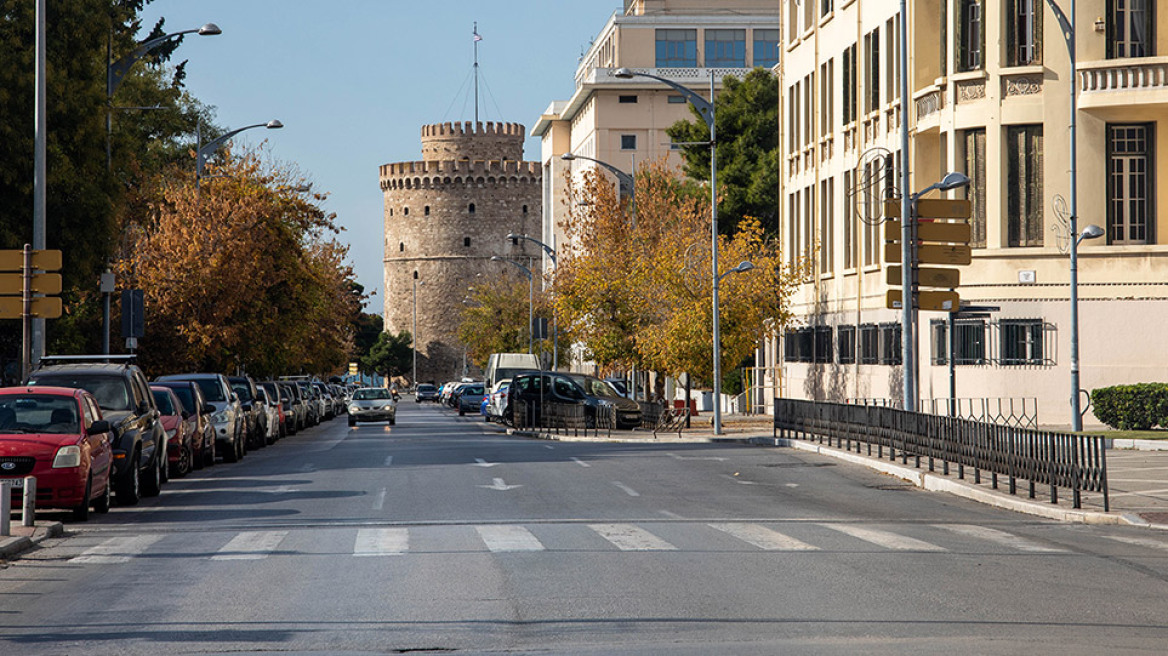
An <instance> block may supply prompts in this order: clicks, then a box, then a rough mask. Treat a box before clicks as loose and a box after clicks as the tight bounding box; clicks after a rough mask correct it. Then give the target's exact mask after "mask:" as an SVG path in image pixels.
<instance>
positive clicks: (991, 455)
mask: <svg viewBox="0 0 1168 656" xmlns="http://www.w3.org/2000/svg"><path fill="white" fill-rule="evenodd" d="M775 435H776V436H777V437H784V438H791V439H804V440H812V441H816V440H817V441H818V442H820V443H824V442H825V441H826V443H827V445H828V446H833V442H834V446H837V447H838V448H841V449H845V450H847V451H855V452H856V453H861V452H862V450H863V449H864V448H865V447H866V448H867V451H868V455H873V452H872V451H873V447H875V449H876V454H875V455H876V457H879V458H884V457H885V451H886V450H887V457H888V459H889V460H896V459H897V457H898V456H899V457H900V459H901V462H902V463H903V464H906V465H907V464H908V460H909V458H912V459H913V460H914V465H915V466H916V467H917V468H918V469H919V468H920V467H921V459H922V458H924V459H927V461H928V468H929V471H935V467H936V464H937V462H938V461H939V462H940V464H941V467H942V473H944V474H946V475H948V474H949V469H950V465H956V466H957V476H958V478H965V469H966V468H971V469H972V470H973V477H974V482H975V483H981V476H982V472H983V471H984V472H988V473H989V474H990V477H991V484H992V486H993V488H994V489H998V477H999V476H1004V477H1006V478H1007V480H1008V483H1009V490H1010V494H1017V481H1018V479H1022V480H1024V481H1027V482H1029V496H1030V498H1031V499H1033V498H1035V493H1036V486H1038V485H1043V486H1049V488H1050V502H1051V503H1058V488H1060V487H1062V488H1067V489H1069V490H1071V495H1072V500H1073V505H1074V507H1075V508H1081V507H1082V496H1081V495H1082V493H1083V492H1100V493H1102V494H1103V509H1104V510H1105V511H1109V510H1110V509H1111V506H1110V500H1109V499H1108V493H1107V458H1106V455H1105V451H1104V448H1105V442H1106V440H1105V439H1104V438H1102V437H1099V436H1085V435H1075V434H1071V433H1056V432H1049V431H1039V430H1033V429H1028V428H1017V427H1014V426H1005V425H1001V424H994V423H989V422H978V421H972V420H969V419H961V418H958V417H949V416H945V415H932V414H924V413H918V412H907V411H904V410H898V409H896V408H888V407H878V406H863V405H853V404H843V403H819V402H815V401H801V400H796V399H775Z"/></svg>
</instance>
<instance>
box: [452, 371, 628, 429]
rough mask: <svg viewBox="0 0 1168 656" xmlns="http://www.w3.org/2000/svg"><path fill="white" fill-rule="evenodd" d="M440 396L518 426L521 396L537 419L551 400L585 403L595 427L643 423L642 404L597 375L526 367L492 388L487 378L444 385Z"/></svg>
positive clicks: (460, 408)
mask: <svg viewBox="0 0 1168 656" xmlns="http://www.w3.org/2000/svg"><path fill="white" fill-rule="evenodd" d="M438 400H439V401H440V402H442V403H444V404H446V405H448V406H450V407H452V408H455V409H457V410H458V414H459V415H460V416H462V415H465V414H467V413H477V414H479V415H481V416H483V417H484V418H485V419H486V421H495V422H499V423H503V424H507V425H514V423H515V421H514V412H515V410H514V409H515V407H516V405H517V404H516V400H521V401H522V402H523V404H524V406H525V407H527V408H529V412H530V413H532V415H533V416H534V420H535V421H538V418H539V417H540V416H541V415H542V407H543V406H544V404H547V403H560V404H568V405H574V404H579V405H583V406H584V416H585V420H586V421H587V423H588V426H589V427H597V426H604V425H606V422H607V421H609V418H610V417H611V418H612V421H614V422H615V425H613V426H612V428H617V429H623V430H631V429H634V428H637V427H639V426H640V425H641V407H640V406H639V405H638V404H637V403H636V402H635V401H633V400H631V399H628V398H626V397H625V396H623V395H622V394H621V393H620V392H619V391H617V389H616V387H615V386H613V384H612V383H611V382H609V381H606V380H601V379H599V378H597V377H595V376H590V375H587V374H580V373H562V372H557V371H521V372H518V373H516V374H514V376H513V378H511V379H504V380H500V381H498V382H497V383H496V384H495V387H494V389H492V390H490V391H488V390H486V389H485V386H484V384H483V383H481V382H475V381H455V382H450V383H447V384H446V385H443V386H442V388H441V390H440V391H439V392H438Z"/></svg>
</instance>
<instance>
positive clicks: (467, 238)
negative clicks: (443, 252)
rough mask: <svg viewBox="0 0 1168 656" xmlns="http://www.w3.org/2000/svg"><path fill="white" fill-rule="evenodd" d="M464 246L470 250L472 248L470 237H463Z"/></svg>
mask: <svg viewBox="0 0 1168 656" xmlns="http://www.w3.org/2000/svg"><path fill="white" fill-rule="evenodd" d="M462 245H463V246H466V247H468V248H469V247H470V237H463V238H462Z"/></svg>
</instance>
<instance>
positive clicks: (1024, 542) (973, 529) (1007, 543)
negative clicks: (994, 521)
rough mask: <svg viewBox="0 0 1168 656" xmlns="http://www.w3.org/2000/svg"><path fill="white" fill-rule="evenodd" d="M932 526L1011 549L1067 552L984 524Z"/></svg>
mask: <svg viewBox="0 0 1168 656" xmlns="http://www.w3.org/2000/svg"><path fill="white" fill-rule="evenodd" d="M934 526H936V527H937V528H943V529H945V530H946V531H952V532H954V533H957V534H959V535H964V536H967V537H971V538H977V539H979V540H986V541H987V542H993V543H995V544H1000V545H1002V546H1004V547H1010V548H1011V549H1018V550H1019V551H1031V552H1036V553H1066V552H1067V550H1066V549H1060V548H1058V547H1048V546H1045V545H1042V544H1039V543H1037V542H1035V541H1034V540H1028V539H1026V538H1024V537H1021V536H1017V535H1014V534H1012V533H1007V532H1005V531H999V530H998V529H996V528H989V527H986V526H973V525H969V524H934Z"/></svg>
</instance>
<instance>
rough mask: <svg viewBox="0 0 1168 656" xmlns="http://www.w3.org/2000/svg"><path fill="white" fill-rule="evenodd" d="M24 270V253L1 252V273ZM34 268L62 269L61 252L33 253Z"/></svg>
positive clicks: (46, 269) (43, 269)
mask: <svg viewBox="0 0 1168 656" xmlns="http://www.w3.org/2000/svg"><path fill="white" fill-rule="evenodd" d="M23 268H24V251H14V250H6V251H0V271H20V270H21V269H23ZM32 268H34V269H41V270H42V271H56V270H58V269H60V268H61V251H33V252H32Z"/></svg>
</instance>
